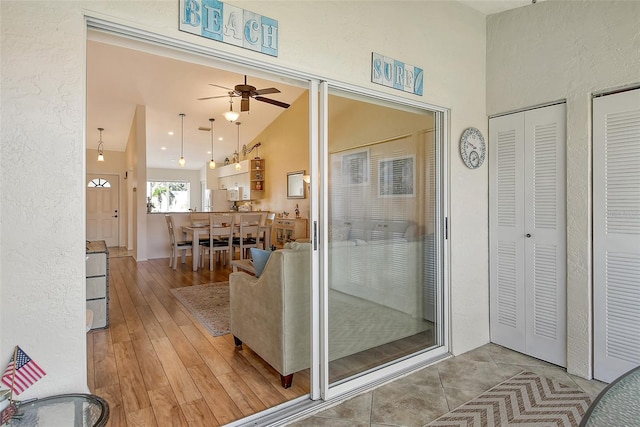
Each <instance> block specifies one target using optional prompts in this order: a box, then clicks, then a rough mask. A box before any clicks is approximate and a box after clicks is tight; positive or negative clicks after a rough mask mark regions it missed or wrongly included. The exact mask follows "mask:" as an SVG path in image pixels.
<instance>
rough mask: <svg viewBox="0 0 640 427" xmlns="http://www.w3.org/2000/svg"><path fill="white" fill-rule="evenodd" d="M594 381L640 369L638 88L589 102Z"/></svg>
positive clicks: (639, 100)
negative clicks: (590, 127)
mask: <svg viewBox="0 0 640 427" xmlns="http://www.w3.org/2000/svg"><path fill="white" fill-rule="evenodd" d="M593 255H594V257H593V258H594V259H593V281H594V377H595V378H597V379H599V380H602V381H607V382H610V381H612V380H614V379H616V378H617V377H618V376H620V375H622V374H623V373H625V372H627V371H628V370H630V369H632V368H634V367H636V366H638V365H640V90H633V91H628V92H622V93H617V94H613V95H608V96H603V97H600V98H596V99H594V100H593Z"/></svg>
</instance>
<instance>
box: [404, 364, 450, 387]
mask: <svg viewBox="0 0 640 427" xmlns="http://www.w3.org/2000/svg"><path fill="white" fill-rule="evenodd" d="M395 382H396V383H398V384H404V385H417V386H422V387H433V388H439V387H442V383H441V382H440V373H439V372H438V368H437V365H432V366H429V367H427V368H424V369H421V370H419V371H418V372H414V373H413V374H410V375H407V376H406V377H403V378H400V379H397V380H396V381H395Z"/></svg>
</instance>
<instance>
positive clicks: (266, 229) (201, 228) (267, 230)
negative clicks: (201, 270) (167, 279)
mask: <svg viewBox="0 0 640 427" xmlns="http://www.w3.org/2000/svg"><path fill="white" fill-rule="evenodd" d="M252 224H253V223H252ZM214 227H215V225H214ZM233 228H234V234H238V232H239V230H240V224H234V227H233ZM258 230H259V231H258V232H259V233H260V234H263V233H264V234H263V235H264V238H263V239H262V246H263V248H264V249H269V248H270V245H271V225H262V226H259V227H258ZM209 231H210V230H209V225H208V224H206V225H183V226H182V240H189V235H191V236H192V240H191V241H192V242H194V243H193V248H192V249H191V251H192V253H193V256H192V258H193V271H198V266H199V265H200V264H199V263H200V250H199V248H198V246H199V242H200V236H202V237H204V236H206V235H209ZM231 259H233V253H232V254H231Z"/></svg>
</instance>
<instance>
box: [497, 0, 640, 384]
mask: <svg viewBox="0 0 640 427" xmlns="http://www.w3.org/2000/svg"><path fill="white" fill-rule="evenodd" d="M639 23H640V2H637V1H622V2H608V1H586V2H585V1H553V0H550V1H545V2H540V3H537V4H535V5H532V6H530V7H525V8H519V9H515V10H511V11H508V12H504V13H501V14H496V15H491V16H489V17H488V19H487V113H488V114H489V115H492V114H496V113H501V112H507V111H511V110H514V109H519V108H525V107H528V106H533V105H536V104H540V103H544V102H549V101H555V100H559V99H566V100H567V293H568V294H567V341H568V342H567V350H568V351H567V359H568V360H567V362H568V370H569V372H571V373H573V374H577V375H580V376H583V377H588V378H590V377H591V367H592V360H591V346H592V339H591V333H592V312H591V310H592V304H591V293H592V277H591V266H592V256H591V249H592V248H591V153H592V149H591V98H590V96H591V94H592V93H593V92H599V91H603V90H608V89H613V88H616V87H620V86H625V85H629V84H638V83H640V25H639Z"/></svg>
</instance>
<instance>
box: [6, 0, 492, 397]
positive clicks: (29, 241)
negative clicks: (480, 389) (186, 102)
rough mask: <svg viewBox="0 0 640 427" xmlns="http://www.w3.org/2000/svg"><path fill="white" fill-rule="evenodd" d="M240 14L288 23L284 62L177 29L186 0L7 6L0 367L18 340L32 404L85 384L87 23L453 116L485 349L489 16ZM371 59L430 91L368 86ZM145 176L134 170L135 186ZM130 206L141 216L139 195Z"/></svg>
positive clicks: (428, 8) (472, 328) (466, 300)
mask: <svg viewBox="0 0 640 427" xmlns="http://www.w3.org/2000/svg"><path fill="white" fill-rule="evenodd" d="M238 4H239V5H241V7H244V8H246V9H249V10H252V11H255V12H257V13H262V14H264V15H266V16H270V17H274V18H277V19H278V20H279V25H280V57H279V58H271V57H267V56H265V55H260V54H258V53H255V52H251V51H247V50H243V49H239V48H236V47H234V46H230V45H224V44H221V43H215V42H212V41H208V40H205V39H201V38H198V37H194V36H192V35H190V34H186V33H181V32H179V31H178V29H177V13H178V1H177V0H169V1H135V2H124V1H117V2H115V1H85V2H82V1H77V2H66V1H59V2H38V1H2V2H0V16H1V17H0V19H1V30H0V31H1V33H0V35H1V37H0V47H1V49H2V59H1V63H0V66H1V69H0V71H1V76H2V77H1V78H2V81H1V83H2V92H1V95H0V97H1V98H0V101H1V105H0V107H1V108H2V131H1V134H0V138H1V139H0V142H1V144H0V147H1V148H0V149H1V150H2V152H1V157H0V166H1V167H0V188H1V189H2V192H1V193H0V219H1V220H2V222H1V224H0V239H1V240H0V304H1V306H0V331H2V336H1V337H0V360H5V359H8V356H9V354H10V352H11V348H12V347H13V345H14V344H16V343H20V344H21V345H23V346H24V348H25V350H26V351H27V352H28V353H29V354H30V355H32V356H33V357H34V358H35V360H37V361H38V362H40V363H41V365H42V366H43V367H44V368H45V369H46V370H47V371H48V372H49V375H48V376H47V377H46V378H45V379H44V380H42V381H41V382H40V383H39V384H37V386H36V387H34V388H32V389H31V390H29V391H28V392H27V393H25V394H24V397H30V396H31V395H38V396H44V395H49V394H54V393H61V392H67V391H83V390H84V389H85V388H86V366H85V364H86V362H85V354H86V349H85V345H86V344H85V332H84V306H85V303H84V297H85V291H84V277H83V276H84V251H85V246H84V236H85V232H84V223H85V218H84V216H85V200H84V176H85V164H84V157H85V141H84V114H85V111H84V110H85V88H84V84H85V70H86V66H85V54H86V53H85V37H86V36H85V21H84V15H83V14H88V15H91V16H96V17H99V18H102V19H105V20H108V21H112V22H116V23H120V24H125V25H129V26H134V27H137V28H140V29H143V30H146V31H152V32H155V33H159V34H162V35H166V36H169V37H173V38H177V39H181V40H185V41H188V42H189V43H194V44H202V45H206V46H213V47H214V48H215V49H218V50H220V51H227V52H232V53H234V54H235V55H238V57H247V58H252V59H258V60H260V61H264V62H267V63H272V64H277V65H279V66H284V67H288V68H291V69H296V70H299V71H303V72H310V73H313V74H318V75H322V76H324V77H326V78H329V79H336V80H340V81H345V82H349V83H352V84H355V85H358V86H363V87H367V88H371V89H374V90H377V91H383V92H389V93H393V94H394V95H397V96H404V97H407V98H409V99H419V100H420V101H423V102H429V103H433V104H437V105H441V106H444V107H449V108H451V111H452V114H451V123H450V128H449V129H448V130H450V132H451V141H452V143H451V146H450V147H449V154H450V155H451V160H450V168H451V169H450V174H451V189H450V190H451V204H450V205H451V206H450V207H451V221H450V223H451V238H452V240H451V294H452V303H451V310H452V323H451V327H452V337H453V341H452V344H453V345H452V348H453V351H454V352H456V353H461V352H464V351H466V350H469V349H472V348H474V347H476V346H478V345H481V344H483V343H485V342H487V341H488V290H487V289H488V285H487V256H486V252H487V250H486V249H487V246H488V244H487V167H486V165H484V166H483V167H482V168H481V169H480V170H477V171H470V170H468V169H466V168H465V167H464V166H463V164H462V161H461V160H460V157H459V155H458V152H457V150H458V148H457V140H458V138H459V136H460V134H461V133H462V131H463V130H464V128H466V127H468V126H476V127H478V128H480V129H481V130H482V131H483V133H485V135H486V114H485V109H486V99H485V81H486V75H485V40H486V38H485V19H484V16H482V15H481V14H479V13H477V12H475V11H473V10H471V9H468V8H466V7H465V6H462V5H460V4H458V3H456V2H413V1H407V2H399V1H394V2H392V3H389V2H377V1H371V2H364V1H352V2H349V1H344V2H326V1H305V2H284V1H252V2H239V3H238ZM372 51H376V52H379V53H382V54H386V55H389V56H392V57H394V58H397V59H400V60H403V61H405V62H407V63H409V64H414V65H418V66H422V67H423V68H424V70H425V82H424V83H425V84H424V88H425V95H424V96H423V97H416V96H415V95H410V94H403V93H401V92H398V91H394V90H392V89H389V88H384V87H382V86H378V85H374V84H372V83H370V68H369V67H370V61H371V52H372ZM139 114H140V116H142V115H143V114H142V112H141V111H139ZM140 116H139V117H138V119H137V120H140ZM138 129H140V128H139V127H138ZM133 138H137V139H138V142H139V143H140V142H143V141H144V138H145V135H140V134H136V135H133ZM141 146H144V145H143V144H141ZM136 159H137V160H138V161H141V162H142V161H143V160H144V152H142V151H141V150H136V151H135V152H128V153H127V162H128V165H129V161H130V160H136ZM128 169H136V168H135V164H131V165H130V167H128ZM145 180H146V177H145V176H144V172H143V171H142V170H134V174H133V176H132V178H131V180H130V181H129V180H127V181H128V182H127V186H133V185H134V184H135V185H138V186H140V184H141V183H144V181H145ZM131 196H132V199H131V214H132V216H133V217H134V218H135V216H136V215H137V214H138V212H144V196H143V195H141V193H140V192H137V194H135V195H134V194H132V195H131ZM145 233H146V221H144V220H143V221H142V222H140V221H138V222H137V223H135V225H134V226H133V228H132V230H131V234H130V235H131V236H132V239H131V241H132V242H133V244H134V246H136V252H135V256H136V257H137V258H138V259H145V258H146V256H147V250H146V249H147V248H146V237H145ZM21 397H22V396H21Z"/></svg>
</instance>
